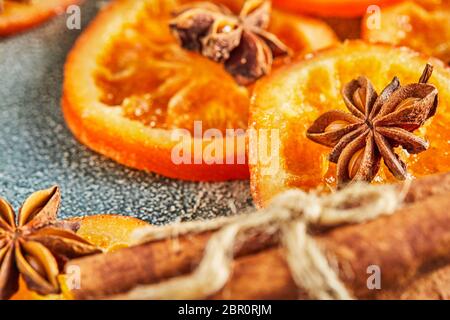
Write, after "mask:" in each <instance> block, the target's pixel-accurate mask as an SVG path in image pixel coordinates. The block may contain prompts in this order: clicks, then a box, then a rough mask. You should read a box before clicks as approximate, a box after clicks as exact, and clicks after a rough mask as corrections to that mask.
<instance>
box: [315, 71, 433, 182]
mask: <svg viewBox="0 0 450 320" xmlns="http://www.w3.org/2000/svg"><path fill="white" fill-rule="evenodd" d="M432 73H433V67H432V66H431V65H429V64H428V65H427V66H426V68H425V70H424V72H423V74H422V76H421V78H420V80H419V83H414V84H409V85H406V86H404V87H402V86H400V81H399V80H398V78H397V77H395V78H394V79H393V80H392V82H391V83H390V84H389V85H388V86H387V87H386V88H385V89H384V91H383V92H382V93H381V94H380V96H378V95H377V93H376V92H375V89H374V88H373V86H372V83H371V82H370V81H369V79H367V78H366V77H359V78H358V79H357V80H353V81H351V82H350V83H348V84H347V85H345V86H344V88H343V93H342V94H343V97H344V102H345V105H346V106H347V108H348V110H349V111H350V112H351V114H348V113H346V112H343V111H340V110H334V111H329V112H326V113H325V114H323V115H322V116H320V117H319V118H318V119H317V120H316V121H315V122H314V123H313V125H312V126H311V127H310V128H309V129H308V131H307V137H308V138H309V139H311V140H313V141H315V142H317V143H319V144H322V145H325V146H328V147H331V148H333V150H332V151H331V154H330V155H329V160H330V161H331V162H333V163H337V185H338V187H339V188H340V187H343V186H345V185H347V184H348V183H349V182H352V181H367V182H370V181H372V180H373V179H374V178H375V176H376V174H377V173H378V171H379V169H380V163H381V158H383V160H384V163H385V165H386V166H387V168H388V169H389V170H390V172H391V173H392V174H393V175H394V176H395V177H396V178H397V179H399V180H404V179H405V178H406V177H407V170H406V164H405V163H404V162H403V161H402V160H401V159H400V158H399V156H398V155H397V154H396V153H395V151H394V148H396V147H399V146H401V147H403V148H404V149H406V150H407V151H408V152H409V153H412V154H417V153H420V152H423V151H425V150H427V149H428V147H429V143H428V142H427V141H425V140H424V139H422V138H420V137H417V136H415V135H414V134H413V133H412V132H413V131H415V130H416V129H418V128H419V127H421V126H422V125H423V124H424V123H425V121H426V120H428V119H429V118H430V117H432V116H434V115H435V113H436V110H437V106H438V90H437V88H436V87H435V86H433V85H431V84H427V82H428V80H429V79H430V77H431V75H432Z"/></svg>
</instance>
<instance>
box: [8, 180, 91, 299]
mask: <svg viewBox="0 0 450 320" xmlns="http://www.w3.org/2000/svg"><path fill="white" fill-rule="evenodd" d="M60 200H61V196H60V192H59V188H58V187H53V188H50V189H47V190H42V191H38V192H36V193H34V194H32V195H31V196H30V197H29V198H28V199H27V200H26V201H25V203H24V204H23V206H22V208H21V209H20V210H19V214H18V217H17V219H16V215H15V213H14V211H13V209H12V207H11V205H10V204H9V203H8V202H7V201H6V200H4V199H2V198H0V299H8V298H10V297H11V296H12V295H13V294H14V293H15V292H16V291H17V290H18V283H19V275H22V277H23V279H24V280H25V282H26V284H27V286H28V288H29V289H30V290H34V291H36V292H38V293H40V294H51V293H58V292H60V287H59V283H58V279H57V276H58V274H59V273H60V270H62V266H63V264H64V263H65V262H67V260H68V259H73V258H77V257H81V256H85V255H89V254H93V253H98V252H100V250H98V249H97V248H96V247H94V246H93V245H91V244H90V243H89V242H87V241H86V240H84V239H83V238H81V237H79V236H78V235H77V234H76V233H75V231H76V230H77V229H78V228H79V224H78V223H71V222H67V221H66V222H64V221H58V220H57V219H56V215H57V212H58V207H59V203H60Z"/></svg>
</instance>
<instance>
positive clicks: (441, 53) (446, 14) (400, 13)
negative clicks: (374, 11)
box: [362, 0, 450, 63]
mask: <svg viewBox="0 0 450 320" xmlns="http://www.w3.org/2000/svg"><path fill="white" fill-rule="evenodd" d="M437 2H439V3H437ZM369 19H372V18H371V16H366V18H365V22H364V24H363V32H362V33H363V38H364V39H366V40H368V41H371V42H383V43H391V44H395V45H402V46H408V47H410V48H413V49H414V50H418V51H421V52H424V53H426V54H427V55H431V56H435V57H437V58H439V59H441V60H443V61H444V62H446V63H450V25H449V21H450V1H448V0H437V1H427V0H422V1H419V3H415V2H405V3H401V4H398V5H395V6H392V7H388V8H384V9H383V10H382V11H381V19H380V21H379V22H380V25H379V26H377V25H376V24H373V23H371V21H370V20H369Z"/></svg>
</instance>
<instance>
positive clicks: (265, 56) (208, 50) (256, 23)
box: [170, 0, 289, 85]
mask: <svg viewBox="0 0 450 320" xmlns="http://www.w3.org/2000/svg"><path fill="white" fill-rule="evenodd" d="M271 9H272V4H271V1H268V0H247V1H246V2H245V3H244V6H243V8H242V10H241V12H240V14H239V15H238V16H235V15H233V14H232V12H231V11H230V10H229V9H228V8H226V7H224V6H220V5H216V4H213V3H210V2H199V3H193V4H189V5H187V6H183V7H181V8H179V10H177V11H176V12H175V13H174V15H175V18H174V19H173V20H172V21H171V22H170V28H171V30H172V31H173V33H174V34H175V36H176V37H177V39H178V40H179V42H180V44H181V46H182V47H183V48H185V49H188V50H191V51H196V52H199V53H201V54H202V55H204V56H205V57H208V58H210V59H212V60H214V61H216V62H220V63H223V64H224V65H225V68H226V70H227V71H228V72H229V73H230V74H232V75H233V76H234V78H235V79H236V81H237V82H238V83H239V84H241V85H248V84H251V83H252V82H254V81H256V80H257V79H259V78H261V77H262V76H264V75H266V74H268V73H269V72H270V71H271V68H272V64H273V60H274V58H276V57H279V56H285V55H288V54H289V48H288V47H287V46H286V45H285V44H284V43H283V42H281V41H280V40H279V39H278V38H277V37H276V36H275V35H274V34H272V33H270V32H268V31H266V29H267V28H268V26H269V23H270V15H271Z"/></svg>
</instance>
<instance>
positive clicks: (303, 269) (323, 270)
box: [115, 183, 409, 300]
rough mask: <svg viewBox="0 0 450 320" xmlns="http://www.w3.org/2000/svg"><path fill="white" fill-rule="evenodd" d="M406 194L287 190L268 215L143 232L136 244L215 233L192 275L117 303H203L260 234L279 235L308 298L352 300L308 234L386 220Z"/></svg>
mask: <svg viewBox="0 0 450 320" xmlns="http://www.w3.org/2000/svg"><path fill="white" fill-rule="evenodd" d="M407 188H409V184H408V183H406V184H405V187H404V190H403V191H402V192H400V193H399V192H398V189H397V188H396V187H394V186H392V185H384V186H372V185H368V184H361V183H356V184H353V185H351V186H349V187H348V188H346V189H343V190H341V191H338V192H336V193H334V194H329V195H324V196H319V195H317V194H316V193H314V192H313V193H306V192H303V191H301V190H290V191H287V192H285V193H283V194H281V195H279V196H277V197H276V198H275V199H274V200H273V201H272V203H271V204H270V205H269V206H268V207H267V208H266V209H263V210H260V211H256V212H254V213H250V214H248V215H241V216H235V217H230V218H218V219H214V220H210V221H197V222H188V223H178V224H174V225H170V226H166V227H146V228H142V229H141V230H139V231H138V232H137V233H136V234H135V235H134V236H135V238H136V244H141V243H146V242H150V241H156V240H161V239H166V238H171V237H172V236H173V235H175V234H176V235H178V236H179V235H185V234H198V233H203V232H206V231H215V233H214V234H213V235H212V236H211V238H210V239H209V241H208V243H207V245H206V248H205V252H204V255H203V258H202V260H201V262H200V264H199V265H198V267H197V268H196V269H195V270H194V271H193V272H192V273H190V274H187V275H182V276H179V277H174V278H171V279H169V280H167V281H163V282H160V283H155V284H150V285H141V286H138V287H136V288H134V289H132V290H131V291H129V292H127V293H125V294H122V295H118V296H116V297H115V298H118V299H186V300H189V299H203V298H207V297H209V296H211V295H213V294H214V293H217V292H219V291H220V290H221V289H222V288H223V287H224V286H225V285H226V284H227V282H228V281H229V279H230V277H231V274H232V266H233V259H234V257H233V255H234V248H235V246H236V243H238V241H244V240H245V239H248V237H249V236H250V234H251V231H252V230H253V231H254V230H263V231H267V232H270V233H275V232H278V233H279V234H280V237H281V245H282V246H283V248H284V251H285V258H286V261H287V264H288V266H289V269H290V271H291V274H292V277H293V279H294V281H295V283H296V285H297V286H298V287H301V288H302V289H304V290H306V291H307V293H308V295H309V296H310V297H311V298H313V299H324V300H329V299H339V300H344V299H352V296H351V294H350V293H349V291H348V290H347V288H346V287H345V285H344V284H343V283H342V281H341V280H340V279H339V276H338V273H337V272H336V271H335V269H333V268H332V267H331V266H330V264H329V262H328V260H327V257H326V256H325V254H324V253H323V251H322V250H321V248H320V247H319V245H318V244H317V242H316V240H315V239H314V238H313V237H312V235H311V234H310V231H309V229H310V228H311V227H334V226H339V225H342V224H355V223H363V222H367V221H370V220H373V219H376V218H378V217H380V216H383V215H390V214H392V213H394V212H395V211H396V210H397V209H398V208H399V207H400V206H401V205H402V203H403V201H404V197H405V195H406V191H405V190H406V189H407Z"/></svg>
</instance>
